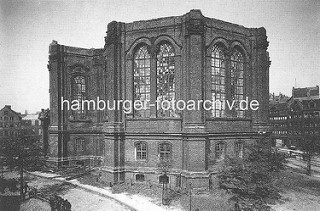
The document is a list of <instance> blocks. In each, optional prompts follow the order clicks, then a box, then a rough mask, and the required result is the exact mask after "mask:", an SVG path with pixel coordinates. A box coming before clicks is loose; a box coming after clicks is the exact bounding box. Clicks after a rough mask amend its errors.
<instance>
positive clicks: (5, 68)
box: [0, 0, 320, 113]
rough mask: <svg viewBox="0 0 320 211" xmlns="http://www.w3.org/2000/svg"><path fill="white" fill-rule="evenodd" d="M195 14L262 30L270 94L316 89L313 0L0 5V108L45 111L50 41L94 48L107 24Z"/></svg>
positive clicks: (318, 40)
mask: <svg viewBox="0 0 320 211" xmlns="http://www.w3.org/2000/svg"><path fill="white" fill-rule="evenodd" d="M191 9H200V10H201V11H202V14H203V15H204V16H206V17H209V18H216V19H220V20H223V21H227V22H231V23H235V24H239V25H243V26H245V27H261V26H263V27H265V28H266V30H267V36H268V40H269V42H270V44H269V49H268V50H269V52H270V59H271V61H272V63H271V66H270V92H275V93H279V92H282V93H284V94H286V95H289V96H291V90H292V87H293V86H295V84H296V86H297V87H305V86H315V85H320V68H319V64H320V56H319V55H320V53H319V50H320V1H319V0H309V1H306V0H256V1H253V0H236V1H229V0H221V1H217V0H202V1H200V0H194V1H186V0H179V1H174V0H161V1H159V0H157V1H151V0H140V1H134V0H129V1H128V0H125V1H120V0H118V1H116V0H114V1H110V0H104V1H102V0H101V1H62V0H61V1H54V0H46V1H40V0H28V1H22V0H2V1H1V3H0V55H1V57H0V107H1V108H2V107H3V106H4V105H5V104H10V105H12V108H13V109H14V110H15V111H17V112H24V111H25V110H28V111H29V113H30V112H35V111H38V110H40V109H41V108H48V107H49V92H48V89H49V73H48V69H47V63H48V49H49V44H50V43H51V42H52V40H57V41H58V42H59V43H60V44H63V45H69V46H77V47H84V48H102V47H103V46H104V36H105V35H106V34H105V32H106V30H107V24H108V23H109V22H111V21H113V20H116V21H122V22H132V21H136V20H145V19H153V18H159V17H167V16H180V15H183V14H185V13H187V12H189V11H190V10H191Z"/></svg>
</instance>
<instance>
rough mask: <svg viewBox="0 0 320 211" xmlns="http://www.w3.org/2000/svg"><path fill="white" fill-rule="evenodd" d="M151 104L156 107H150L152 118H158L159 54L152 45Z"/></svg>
mask: <svg viewBox="0 0 320 211" xmlns="http://www.w3.org/2000/svg"><path fill="white" fill-rule="evenodd" d="M150 56H151V57H150V84H151V86H150V104H151V105H154V106H150V117H151V118H156V117H157V106H156V99H157V54H156V46H154V45H152V46H151V48H150Z"/></svg>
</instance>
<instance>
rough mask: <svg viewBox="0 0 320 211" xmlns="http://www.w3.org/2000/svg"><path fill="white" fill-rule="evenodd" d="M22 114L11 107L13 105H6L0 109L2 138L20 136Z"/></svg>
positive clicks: (0, 135)
mask: <svg viewBox="0 0 320 211" xmlns="http://www.w3.org/2000/svg"><path fill="white" fill-rule="evenodd" d="M21 121H22V118H21V114H20V113H17V112H15V111H14V110H12V109H11V105H5V106H4V107H3V108H2V109H1V110H0V137H1V138H0V139H1V140H4V139H7V138H12V137H18V136H19V134H20V129H21Z"/></svg>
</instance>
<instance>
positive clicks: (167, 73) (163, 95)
mask: <svg viewBox="0 0 320 211" xmlns="http://www.w3.org/2000/svg"><path fill="white" fill-rule="evenodd" d="M174 56H175V54H174V49H173V47H172V46H171V45H170V44H168V43H163V44H161V45H160V46H159V48H158V53H157V104H158V105H161V103H162V102H163V101H164V100H166V101H172V100H174V99H175V59H174ZM163 107H165V108H169V109H163V108H157V117H175V116H176V115H175V112H174V110H173V109H172V106H171V107H170V106H169V105H167V104H166V103H163Z"/></svg>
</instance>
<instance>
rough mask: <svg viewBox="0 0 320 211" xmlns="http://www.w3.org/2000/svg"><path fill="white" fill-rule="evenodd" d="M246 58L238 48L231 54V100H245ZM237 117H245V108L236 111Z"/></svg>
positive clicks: (237, 101)
mask: <svg viewBox="0 0 320 211" xmlns="http://www.w3.org/2000/svg"><path fill="white" fill-rule="evenodd" d="M243 76H244V58H243V55H242V54H241V53H240V51H238V50H237V49H234V50H233V53H232V55H231V64H230V79H231V80H230V83H231V87H230V90H231V98H232V99H231V100H235V102H236V103H238V105H239V102H240V100H244V79H243V78H244V77H243ZM233 114H234V116H235V117H244V111H243V110H240V109H239V110H237V111H234V113H233Z"/></svg>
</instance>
